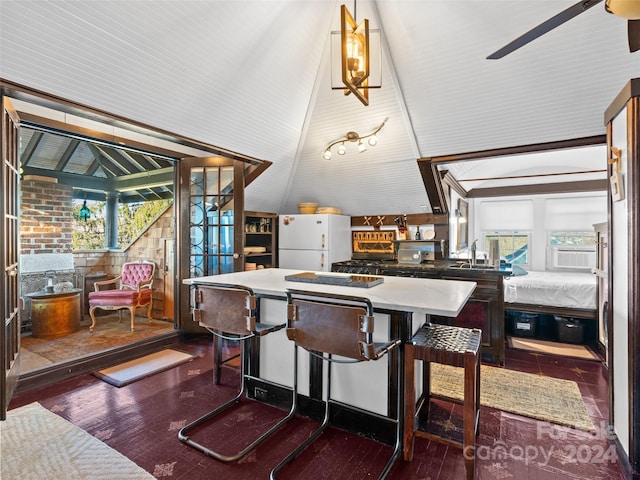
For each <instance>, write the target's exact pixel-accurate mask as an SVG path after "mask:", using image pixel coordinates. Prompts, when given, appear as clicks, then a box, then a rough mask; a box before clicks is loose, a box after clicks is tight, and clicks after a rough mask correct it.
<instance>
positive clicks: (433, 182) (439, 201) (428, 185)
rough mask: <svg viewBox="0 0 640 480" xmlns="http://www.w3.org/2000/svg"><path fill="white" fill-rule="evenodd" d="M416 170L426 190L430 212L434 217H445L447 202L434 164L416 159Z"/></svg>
mask: <svg viewBox="0 0 640 480" xmlns="http://www.w3.org/2000/svg"><path fill="white" fill-rule="evenodd" d="M418 168H419V169H420V175H421V176H422V182H423V183H424V187H425V189H426V190H427V197H428V198H429V203H430V204H431V211H432V212H433V213H434V214H435V215H441V214H442V215H446V214H448V213H449V202H448V200H447V195H446V194H445V191H444V188H443V187H442V178H441V176H440V171H439V170H438V166H437V165H436V164H435V163H432V162H431V160H429V159H424V158H421V159H418Z"/></svg>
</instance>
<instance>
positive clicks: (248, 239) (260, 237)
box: [244, 211, 278, 269]
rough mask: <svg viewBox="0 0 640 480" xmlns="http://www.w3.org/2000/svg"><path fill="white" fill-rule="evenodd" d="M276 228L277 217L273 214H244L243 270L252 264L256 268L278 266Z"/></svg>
mask: <svg viewBox="0 0 640 480" xmlns="http://www.w3.org/2000/svg"><path fill="white" fill-rule="evenodd" d="M277 228H278V216H277V215H276V214H275V213H266V212H249V211H247V212H245V213H244V247H245V251H244V258H245V261H244V262H245V269H247V264H249V265H250V264H252V263H255V264H256V268H258V267H259V266H260V265H261V266H262V267H264V268H274V267H277V266H278V257H277V253H278V245H277V243H276V239H277V238H278V235H277V233H278V232H277ZM249 268H250V267H249Z"/></svg>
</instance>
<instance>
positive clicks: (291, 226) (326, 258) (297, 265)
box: [278, 214, 351, 272]
mask: <svg viewBox="0 0 640 480" xmlns="http://www.w3.org/2000/svg"><path fill="white" fill-rule="evenodd" d="M278 221H279V223H280V225H279V228H278V253H279V260H278V265H279V266H280V268H291V269H295V270H308V271H316V272H328V271H331V264H332V263H333V262H341V261H344V260H350V259H351V217H349V216H347V215H329V214H312V215H303V214H297V215H280V216H279V219H278Z"/></svg>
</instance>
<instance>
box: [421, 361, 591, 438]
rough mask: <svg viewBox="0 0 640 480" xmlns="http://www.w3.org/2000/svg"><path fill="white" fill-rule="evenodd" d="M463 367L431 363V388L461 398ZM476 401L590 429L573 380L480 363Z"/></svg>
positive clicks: (540, 418)
mask: <svg viewBox="0 0 640 480" xmlns="http://www.w3.org/2000/svg"><path fill="white" fill-rule="evenodd" d="M463 380H464V370H463V369H462V368H458V367H451V366H449V365H441V364H438V363H432V364H431V392H432V394H433V395H439V396H443V397H447V398H453V399H457V400H462V398H463ZM480 404H481V405H484V406H487V407H491V408H496V409H498V410H503V411H505V412H510V413H515V414H517V415H522V416H524V417H530V418H535V419H536V420H543V421H546V422H549V423H555V424H558V425H564V426H568V427H573V428H577V429H579V430H586V431H589V430H593V428H594V427H593V422H592V421H591V417H589V413H588V412H587V408H586V407H585V405H584V402H583V400H582V395H581V394H580V389H579V388H578V384H577V383H576V382H573V381H570V380H562V379H558V378H551V377H545V376H542V375H534V374H531V373H523V372H516V371H514V370H508V369H506V368H498V367H490V366H488V365H482V366H481V371H480Z"/></svg>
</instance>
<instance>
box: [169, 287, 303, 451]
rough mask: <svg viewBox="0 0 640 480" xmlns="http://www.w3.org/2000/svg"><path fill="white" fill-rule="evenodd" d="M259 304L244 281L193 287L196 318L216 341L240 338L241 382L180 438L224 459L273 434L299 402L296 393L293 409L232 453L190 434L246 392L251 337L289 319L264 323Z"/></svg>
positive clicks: (215, 359)
mask: <svg viewBox="0 0 640 480" xmlns="http://www.w3.org/2000/svg"><path fill="white" fill-rule="evenodd" d="M256 306H257V300H256V296H255V294H254V293H253V290H252V289H251V288H249V287H245V286H243V285H225V284H207V285H198V286H197V287H196V289H195V291H194V309H193V319H194V320H195V321H197V322H199V323H200V325H202V326H203V327H205V328H206V329H207V330H209V331H210V332H211V333H213V335H214V338H213V341H214V342H216V341H217V339H218V338H222V339H226V340H231V341H238V342H240V364H241V376H240V381H241V386H240V391H239V392H238V394H237V395H236V396H235V397H234V398H232V399H231V400H229V401H228V402H226V403H224V404H223V405H220V406H219V407H217V408H216V409H214V410H212V411H211V412H209V413H207V414H205V415H203V416H202V417H200V418H198V419H197V420H194V421H193V422H191V423H190V424H188V425H186V426H185V427H183V428H182V429H181V430H180V431H179V432H178V438H179V439H180V441H181V442H184V443H186V444H187V445H189V446H191V447H193V448H195V449H197V450H200V451H201V452H203V453H205V454H207V455H209V456H211V457H213V458H216V459H218V460H221V461H223V462H232V461H235V460H238V459H239V458H242V457H243V456H244V455H246V454H247V453H249V452H250V451H251V450H253V449H254V448H255V447H257V446H258V445H259V444H260V443H262V442H263V441H264V440H266V439H267V438H268V437H269V436H270V435H271V434H273V433H275V431H276V430H278V429H279V428H280V427H281V426H282V425H284V423H285V422H287V421H288V420H289V419H290V418H292V417H293V415H294V413H295V408H296V404H295V395H294V396H293V400H292V405H291V410H290V411H289V413H288V414H287V415H286V416H285V417H284V418H282V419H281V420H279V421H278V422H277V423H275V424H274V425H273V426H272V427H271V428H269V429H268V430H267V431H266V432H264V433H263V434H261V435H260V436H259V437H258V438H257V439H256V440H254V441H253V442H252V443H251V444H249V445H248V446H247V447H245V448H243V449H242V450H241V451H240V452H238V453H236V454H233V455H223V454H221V453H218V452H216V451H214V450H211V449H210V448H208V447H205V446H204V445H202V444H200V443H198V442H196V441H194V440H193V439H191V438H189V436H188V435H187V434H188V432H189V431H191V430H193V429H194V428H195V427H197V426H200V425H202V424H204V423H206V422H207V421H209V420H211V419H213V418H214V417H215V416H216V415H218V414H220V413H222V412H223V411H225V410H227V409H228V408H229V407H231V406H233V405H235V404H237V403H238V402H239V401H240V399H241V398H242V397H243V395H244V392H245V379H246V378H248V377H249V376H248V375H247V374H246V372H245V368H246V367H245V365H246V363H247V362H246V361H245V350H246V345H247V342H248V340H249V339H251V338H254V337H260V336H263V335H267V334H269V333H272V332H275V331H277V330H280V329H282V328H284V327H285V326H286V323H283V324H279V325H265V324H261V323H260V322H258V321H257V320H256ZM214 350H215V349H214ZM217 357H218V353H217V351H214V383H217V381H218V378H219V374H218V373H217V372H216V371H217V369H219V366H220V358H217ZM220 435H224V433H222V432H221V433H220Z"/></svg>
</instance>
